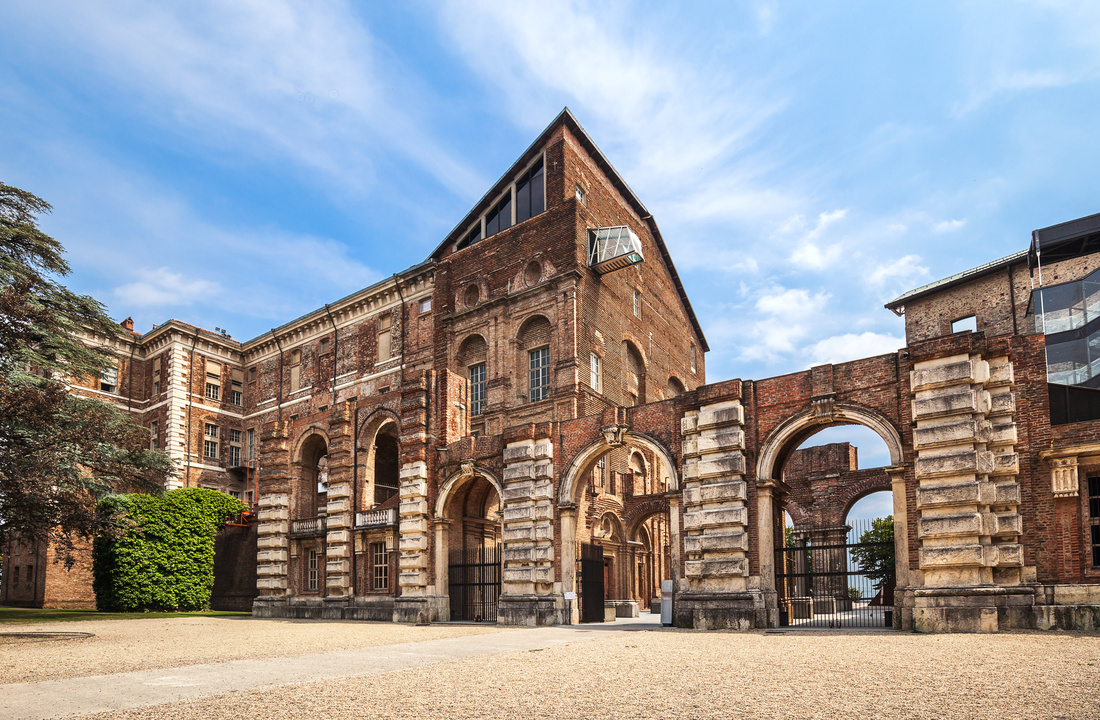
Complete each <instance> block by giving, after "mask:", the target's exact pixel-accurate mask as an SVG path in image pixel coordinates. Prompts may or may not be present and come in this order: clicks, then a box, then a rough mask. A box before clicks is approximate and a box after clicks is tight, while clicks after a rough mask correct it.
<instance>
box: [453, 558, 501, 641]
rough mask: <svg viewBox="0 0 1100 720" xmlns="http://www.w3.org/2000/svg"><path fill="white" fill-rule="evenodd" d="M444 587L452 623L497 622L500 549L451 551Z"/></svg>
mask: <svg viewBox="0 0 1100 720" xmlns="http://www.w3.org/2000/svg"><path fill="white" fill-rule="evenodd" d="M447 583H448V588H449V589H450V596H451V620H467V621H471V622H496V619H497V604H498V602H499V601H500V545H497V546H495V547H480V548H477V549H474V550H466V551H463V550H452V551H451V554H450V567H449V569H448V573H447Z"/></svg>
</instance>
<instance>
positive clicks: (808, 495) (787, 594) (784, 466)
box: [757, 406, 904, 628]
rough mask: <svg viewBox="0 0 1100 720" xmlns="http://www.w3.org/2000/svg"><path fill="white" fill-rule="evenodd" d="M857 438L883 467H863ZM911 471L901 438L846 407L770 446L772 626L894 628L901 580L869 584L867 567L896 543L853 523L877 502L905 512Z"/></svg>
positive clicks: (764, 512) (766, 539)
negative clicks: (881, 497)
mask: <svg viewBox="0 0 1100 720" xmlns="http://www.w3.org/2000/svg"><path fill="white" fill-rule="evenodd" d="M826 428H828V429H827V430H826ZM868 429H869V431H868ZM823 430H824V432H822V431H823ZM819 433H820V435H819ZM811 438H812V439H811ZM846 438H847V439H846ZM857 438H858V442H859V443H860V444H861V445H864V446H865V447H866V446H867V445H868V444H869V445H870V447H867V450H868V451H869V452H867V453H866V456H867V457H868V458H869V459H871V464H873V465H877V466H878V467H861V466H860V463H859V462H858V458H859V455H860V452H861V450H862V448H860V447H858V446H857V445H856V442H857ZM830 441H832V442H830ZM875 445H878V446H879V447H878V452H874V451H875V450H876V448H875V447H874V446H875ZM876 460H877V462H876ZM901 461H902V444H901V438H900V433H898V431H897V429H896V428H895V427H894V426H893V425H892V424H891V423H890V422H889V421H888V420H887V419H886V418H884V417H882V416H881V415H880V414H878V413H877V412H875V411H873V410H869V409H866V408H860V407H855V406H837V407H835V408H833V410H832V415H831V416H826V417H822V416H821V415H819V414H818V413H815V412H813V411H807V412H805V413H802V414H800V415H797V416H795V417H793V418H790V419H788V420H787V421H785V422H784V423H781V424H780V425H779V426H778V427H777V428H776V429H775V430H774V431H773V432H772V433H771V434H770V435H769V436H768V438H767V439H766V440H765V443H764V444H763V446H762V447H761V452H760V456H759V461H758V464H757V486H758V494H757V504H758V507H757V510H758V513H759V514H758V518H759V526H758V542H759V546H760V558H761V576H762V577H761V579H762V584H763V586H764V589H765V596H766V598H767V600H766V602H769V604H770V598H771V597H774V602H775V612H774V614H771V613H769V615H770V617H769V624H779V625H792V626H803V627H805V626H816V627H833V628H847V627H883V626H885V625H887V624H889V623H891V622H892V619H893V617H892V612H891V610H892V607H887V606H886V605H884V601H885V600H886V599H889V600H890V603H892V600H893V599H892V587H893V585H892V580H890V579H887V578H881V577H878V575H879V574H880V571H881V568H879V569H878V570H875V571H872V572H870V574H868V573H867V572H864V566H865V564H866V562H867V561H866V558H868V557H870V556H872V555H877V554H880V553H881V552H884V551H885V550H892V549H893V542H894V540H893V537H887V538H886V539H885V540H884V539H882V538H880V537H878V536H875V535H874V533H872V522H871V520H869V519H861V520H859V521H855V520H852V521H851V522H850V518H849V514H850V510H851V509H852V507H853V506H854V505H855V504H856V503H857V501H858V500H859V499H860V498H862V497H865V496H868V495H870V494H871V493H874V492H885V493H887V495H888V496H889V497H890V498H891V504H892V502H893V496H894V493H895V492H896V493H898V494H900V500H901V503H902V507H903V508H904V480H903V478H902V468H901ZM785 515H786V517H789V518H790V523H789V524H788V523H787V522H785V521H784V517H785ZM884 522H888V523H892V519H891V520H886V521H884ZM879 525H880V526H881V522H880V523H879ZM769 545H771V547H768V546H769ZM892 556H893V553H891V557H892ZM769 560H770V562H769ZM857 560H859V562H857ZM890 571H891V572H892V571H893V567H892V565H891V568H890ZM887 586H889V590H890V591H891V592H889V593H887V592H885V590H886V589H887ZM772 590H774V593H775V594H774V595H771V593H770V592H769V591H772ZM887 596H889V597H888V598H887Z"/></svg>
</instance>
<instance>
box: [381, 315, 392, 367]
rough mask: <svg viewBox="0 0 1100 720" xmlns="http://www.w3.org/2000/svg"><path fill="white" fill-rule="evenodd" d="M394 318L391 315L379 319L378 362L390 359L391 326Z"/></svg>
mask: <svg viewBox="0 0 1100 720" xmlns="http://www.w3.org/2000/svg"><path fill="white" fill-rule="evenodd" d="M392 324H393V318H392V317H391V316H390V315H382V316H381V317H379V318H378V362H385V361H386V360H389V359H390V326H391V325H392Z"/></svg>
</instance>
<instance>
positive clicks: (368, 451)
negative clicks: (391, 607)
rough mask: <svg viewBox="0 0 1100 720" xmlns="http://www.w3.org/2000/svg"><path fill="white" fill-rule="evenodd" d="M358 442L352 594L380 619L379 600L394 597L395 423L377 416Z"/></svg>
mask: <svg viewBox="0 0 1100 720" xmlns="http://www.w3.org/2000/svg"><path fill="white" fill-rule="evenodd" d="M358 438H359V439H358V444H357V446H356V452H355V464H356V466H355V470H354V472H355V482H354V487H355V494H354V507H353V511H354V525H353V533H354V536H355V594H356V595H358V596H362V597H366V598H368V599H369V602H368V603H367V604H368V605H379V604H381V605H380V607H382V609H380V610H378V612H379V613H380V614H379V615H378V617H382V615H381V613H384V611H385V607H384V605H385V603H384V602H383V600H384V598H386V597H388V596H393V595H396V593H397V572H398V568H397V558H398V553H397V552H396V548H397V544H398V539H399V538H398V521H399V517H398V512H397V511H398V507H397V506H398V503H399V501H400V495H399V477H398V474H399V469H400V447H399V443H398V435H397V422H396V421H395V419H394V417H393V415H391V414H390V413H388V412H377V413H375V414H373V415H371V416H370V417H368V418H367V419H365V420H364V421H363V422H362V427H361V429H360V432H359V435H358ZM364 612H365V611H364ZM368 616H369V615H368ZM372 619H373V618H372Z"/></svg>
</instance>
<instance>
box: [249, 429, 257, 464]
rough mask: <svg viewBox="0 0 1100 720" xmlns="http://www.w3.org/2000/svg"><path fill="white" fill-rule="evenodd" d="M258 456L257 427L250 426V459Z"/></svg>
mask: <svg viewBox="0 0 1100 720" xmlns="http://www.w3.org/2000/svg"><path fill="white" fill-rule="evenodd" d="M255 458H256V428H248V459H249V460H254V459H255Z"/></svg>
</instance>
